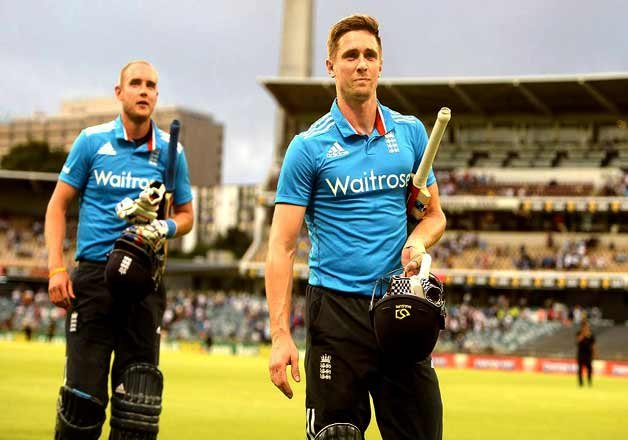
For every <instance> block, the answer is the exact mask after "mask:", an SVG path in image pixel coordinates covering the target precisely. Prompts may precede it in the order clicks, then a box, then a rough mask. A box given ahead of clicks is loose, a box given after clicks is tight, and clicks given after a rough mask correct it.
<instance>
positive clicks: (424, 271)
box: [419, 253, 432, 279]
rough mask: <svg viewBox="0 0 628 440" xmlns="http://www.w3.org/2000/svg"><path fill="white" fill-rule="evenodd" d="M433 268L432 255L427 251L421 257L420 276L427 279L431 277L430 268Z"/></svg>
mask: <svg viewBox="0 0 628 440" xmlns="http://www.w3.org/2000/svg"><path fill="white" fill-rule="evenodd" d="M431 269H432V257H431V255H430V254H428V253H425V254H423V257H422V258H421V268H420V269H419V278H423V279H427V278H429V277H430V270H431Z"/></svg>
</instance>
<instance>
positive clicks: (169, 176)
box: [158, 119, 181, 254]
mask: <svg viewBox="0 0 628 440" xmlns="http://www.w3.org/2000/svg"><path fill="white" fill-rule="evenodd" d="M180 130H181V123H180V122H179V121H178V120H176V119H175V120H173V121H172V124H170V141H169V142H168V162H167V164H166V176H165V182H164V184H165V186H166V194H165V195H164V201H163V203H162V205H161V206H160V209H159V213H158V218H160V219H162V220H165V219H167V218H169V217H171V216H172V205H173V202H174V198H173V193H174V190H175V186H176V185H175V177H176V168H177V153H178V151H177V148H178V145H179V131H180ZM167 245H168V241H166V244H165V245H164V253H165V254H167V253H168V247H167Z"/></svg>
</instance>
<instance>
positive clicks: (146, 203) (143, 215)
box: [116, 182, 166, 224]
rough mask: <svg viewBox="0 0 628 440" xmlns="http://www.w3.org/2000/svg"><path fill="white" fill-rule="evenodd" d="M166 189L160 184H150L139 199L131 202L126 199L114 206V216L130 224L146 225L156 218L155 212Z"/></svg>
mask: <svg viewBox="0 0 628 440" xmlns="http://www.w3.org/2000/svg"><path fill="white" fill-rule="evenodd" d="M165 193H166V187H165V186H164V185H163V184H162V183H161V182H151V183H150V184H149V185H147V186H146V187H145V188H144V189H143V190H142V192H141V193H140V195H139V197H138V198H137V199H135V200H131V199H130V198H129V197H126V198H125V199H124V200H122V201H121V202H120V203H118V204H117V205H116V215H117V216H118V217H119V218H121V219H122V220H126V221H127V222H129V223H132V224H146V223H150V222H152V221H153V220H155V219H156V218H157V211H158V210H159V204H160V203H161V201H162V199H163V197H164V194H165Z"/></svg>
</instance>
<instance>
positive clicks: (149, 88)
mask: <svg viewBox="0 0 628 440" xmlns="http://www.w3.org/2000/svg"><path fill="white" fill-rule="evenodd" d="M115 91H116V97H117V98H118V100H119V101H120V102H121V103H122V111H123V113H124V114H125V115H126V116H127V117H128V118H129V119H130V120H132V121H133V122H136V123H142V122H144V121H146V120H148V119H150V117H151V115H152V114H153V110H154V109H155V104H157V95H158V94H159V93H158V91H157V72H155V69H153V68H152V67H151V66H149V65H147V64H143V63H137V64H132V65H131V66H130V67H129V68H128V69H127V70H126V72H124V76H123V77H122V80H121V83H120V84H119V85H117V86H116V89H115Z"/></svg>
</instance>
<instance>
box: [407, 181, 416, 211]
mask: <svg viewBox="0 0 628 440" xmlns="http://www.w3.org/2000/svg"><path fill="white" fill-rule="evenodd" d="M408 187H409V189H410V191H409V193H408V199H407V200H406V209H407V214H408V215H409V216H410V215H412V211H413V210H414V208H415V207H416V206H415V205H416V199H417V198H418V197H419V188H417V187H416V186H414V184H412V183H411V182H409V185H408Z"/></svg>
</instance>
